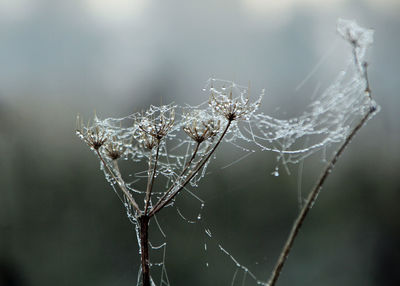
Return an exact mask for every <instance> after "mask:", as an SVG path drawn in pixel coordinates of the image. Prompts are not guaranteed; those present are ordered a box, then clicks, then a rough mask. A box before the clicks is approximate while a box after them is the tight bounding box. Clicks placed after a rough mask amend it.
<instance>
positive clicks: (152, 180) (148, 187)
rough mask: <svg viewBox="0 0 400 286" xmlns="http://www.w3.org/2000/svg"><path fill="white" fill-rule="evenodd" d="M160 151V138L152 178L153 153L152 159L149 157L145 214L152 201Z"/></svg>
mask: <svg viewBox="0 0 400 286" xmlns="http://www.w3.org/2000/svg"><path fill="white" fill-rule="evenodd" d="M150 152H151V151H150ZM159 152H160V140H158V142H157V151H156V158H155V161H154V167H153V171H152V173H151V179H150V172H151V161H152V156H151V155H150V159H149V174H148V176H149V181H148V183H147V189H146V204H145V207H144V214H146V213H147V209H148V208H149V203H150V198H151V191H152V189H153V183H154V177H155V175H156V171H157V163H158V154H159ZM150 154H151V153H150Z"/></svg>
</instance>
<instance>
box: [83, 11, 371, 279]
mask: <svg viewBox="0 0 400 286" xmlns="http://www.w3.org/2000/svg"><path fill="white" fill-rule="evenodd" d="M337 31H338V33H339V35H340V36H341V37H342V38H343V39H345V40H346V41H347V42H348V43H349V44H350V46H351V55H350V56H349V61H348V64H347V66H346V68H345V69H344V70H343V71H341V72H340V73H339V75H338V76H337V77H336V79H335V80H334V81H333V83H332V84H331V85H330V86H329V87H328V88H327V89H326V90H325V91H323V92H322V93H320V94H319V95H318V94H316V96H315V97H316V98H315V100H314V101H313V102H312V103H311V104H309V106H308V107H307V108H306V110H305V111H304V112H303V113H302V114H301V115H300V116H298V117H293V118H289V119H278V118H274V117H272V116H270V115H268V114H264V113H261V112H258V107H259V105H260V102H261V98H262V96H263V94H264V91H262V92H261V95H260V97H259V98H258V99H256V100H255V101H254V102H252V103H250V102H249V93H250V91H249V87H246V86H242V85H238V84H236V83H234V82H232V81H228V80H221V79H216V78H211V79H209V80H208V81H207V84H206V86H205V87H204V89H203V91H204V92H205V93H206V94H207V95H210V94H211V95H212V97H211V99H210V101H209V102H203V103H200V104H199V105H197V106H188V105H185V106H178V105H176V104H169V105H162V106H150V108H149V109H148V110H147V111H144V112H138V113H134V114H131V115H128V116H126V117H121V118H106V119H103V120H100V119H99V118H97V117H95V119H94V122H93V125H92V126H90V124H88V125H87V126H84V127H83V131H82V132H80V133H78V135H79V136H80V137H81V138H82V139H84V138H83V137H84V136H83V135H82V134H85V133H86V134H94V132H97V136H99V131H98V130H101V135H102V136H104V137H105V138H108V142H105V144H106V145H105V146H106V147H107V146H108V147H107V148H108V149H107V148H102V149H99V151H100V152H101V154H102V155H103V156H102V157H103V158H104V161H105V162H100V168H101V170H102V171H103V172H104V174H105V177H106V179H107V181H108V182H109V183H110V184H111V186H112V187H113V189H114V191H115V193H116V194H117V195H118V197H119V199H120V200H121V202H122V203H123V205H124V206H125V208H126V212H127V215H128V218H129V219H130V221H131V222H132V223H133V224H134V225H135V229H136V234H137V241H138V245H139V249H140V239H139V227H138V225H139V223H138V220H137V216H136V213H135V212H136V210H135V209H134V208H133V207H132V205H131V204H130V203H129V200H128V199H127V197H126V196H125V195H124V194H123V193H121V190H119V188H118V187H119V186H120V185H121V184H123V186H125V187H126V189H127V190H129V192H130V193H131V194H132V196H133V197H134V198H135V199H136V201H138V202H139V203H145V202H144V199H145V191H143V190H141V189H142V188H141V186H142V185H143V183H144V182H146V181H147V180H149V178H150V175H151V172H150V171H149V169H148V168H147V162H153V161H154V157H155V151H154V149H151V148H146V146H149V145H151V144H152V141H151V140H152V138H151V137H152V136H150V135H151V134H152V133H151V132H152V129H151V128H152V126H154V124H155V126H156V127H154V128H156V129H157V128H158V129H157V130H162V128H163V127H165V126H167V127H168V132H167V134H166V135H165V136H164V137H163V140H161V141H160V143H159V150H158V151H159V152H158V153H157V156H158V159H157V164H158V165H157V169H156V170H155V173H154V177H155V179H156V180H157V181H158V182H159V183H158V185H157V189H155V191H154V192H153V193H152V195H153V197H152V198H153V199H152V200H151V201H150V209H151V208H152V207H153V206H154V205H153V203H154V202H155V201H156V200H158V199H160V198H161V197H162V196H163V195H164V194H165V190H167V189H171V190H172V192H173V191H174V190H176V189H177V188H179V187H180V186H181V185H182V184H183V182H184V181H185V180H186V179H187V178H188V175H187V174H188V173H187V172H186V171H187V169H188V166H190V164H192V163H193V164H196V163H198V162H200V160H201V158H205V157H206V156H207V155H208V154H209V153H210V152H211V149H212V148H213V146H214V145H215V143H216V140H217V138H218V136H219V134H221V133H222V129H223V126H224V125H225V123H226V122H227V117H226V109H229V108H231V109H232V108H236V109H235V110H237V114H238V115H240V116H238V118H237V120H233V121H232V124H231V126H230V128H229V129H228V130H227V132H226V135H225V137H224V138H223V141H224V142H226V143H229V144H231V145H232V146H234V147H237V148H239V149H240V150H242V151H243V152H244V155H243V156H242V157H239V158H237V159H235V160H234V161H233V162H231V163H229V164H228V165H226V166H225V167H224V168H226V167H230V166H232V165H235V164H237V163H238V162H239V161H241V160H243V159H245V158H246V157H248V156H250V155H251V154H252V153H254V152H256V151H260V150H261V151H271V152H274V153H276V154H277V161H278V163H281V164H283V165H284V166H285V168H287V166H288V164H297V163H301V164H302V162H303V160H304V159H305V158H307V157H308V156H310V155H312V154H314V153H316V152H318V151H321V150H322V151H325V150H326V149H327V148H328V147H329V146H332V145H334V144H337V143H339V142H342V141H343V140H344V139H345V138H346V136H347V135H348V134H349V132H350V131H351V130H352V127H353V125H354V124H355V123H356V122H357V121H358V119H359V118H360V117H361V116H362V115H363V114H365V113H366V111H367V110H368V109H370V108H375V109H376V108H378V106H377V105H376V103H375V102H374V101H373V100H372V99H371V96H370V94H369V92H370V90H369V83H368V77H367V69H366V68H367V65H366V54H367V49H368V47H369V46H370V45H371V44H372V41H373V37H372V36H373V31H371V30H367V29H363V28H361V27H359V26H358V25H357V24H356V23H355V22H353V21H347V20H342V19H340V20H339V21H338V27H337ZM224 112H225V114H224ZM199 120H200V121H201V122H202V123H203V124H202V125H201V124H200V125H199V124H198V121H199ZM196 124H197V125H196ZM167 127H165V128H167ZM182 130H185V132H186V134H185V132H183V131H182ZM187 130H189V131H187ZM199 130H201V131H199ZM210 130H211V131H210ZM198 131H199V132H198ZM202 132H204V133H203V135H204V134H210V137H209V138H207V139H208V140H204V142H202V144H200V145H197V144H196V141H195V140H193V137H195V136H196V134H197V135H199V134H200V135H201V133H202ZM206 132H215V134H214V135H213V134H212V133H206ZM188 135H189V136H188ZM153 137H154V136H153ZM107 144H109V145H107ZM92 149H93V148H92ZM110 149H111V150H112V151H116V152H118V154H119V155H120V160H119V161H123V162H124V161H126V162H129V163H131V165H130V166H133V170H134V171H133V172H132V169H130V170H129V172H130V173H128V175H127V176H125V177H127V178H124V179H123V177H124V175H125V173H124V174H123V173H121V171H120V167H119V165H118V164H117V163H116V161H115V160H113V159H111V158H110V156H109V155H110ZM93 150H94V149H93ZM94 151H95V150H94ZM96 151H97V150H96ZM107 155H108V156H107ZM214 158H215V155H213V156H211V157H210V158H209V159H210V160H208V161H207V162H206V163H205V164H204V165H203V166H202V167H201V169H200V170H199V172H198V173H197V174H196V175H195V176H194V177H193V178H191V179H190V181H189V184H188V185H186V186H185V187H184V188H183V192H184V193H186V194H188V195H189V196H191V197H192V198H193V199H194V200H195V201H196V202H197V203H198V204H199V208H198V209H199V212H198V213H197V215H194V216H193V215H189V216H188V217H195V219H188V218H187V216H186V214H184V213H183V211H182V210H181V209H180V207H179V205H178V204H176V198H173V199H172V200H171V201H170V202H169V203H168V204H167V205H166V206H165V207H174V209H175V210H176V212H177V214H178V215H179V217H180V218H182V219H183V220H184V221H185V222H187V223H189V224H198V223H200V225H201V227H202V228H203V229H204V234H205V235H206V236H207V237H208V238H209V239H213V235H212V232H211V230H210V227H209V226H207V224H206V222H205V221H204V220H203V216H202V212H203V210H204V207H205V200H203V199H201V198H200V197H199V196H198V194H197V192H196V193H195V192H194V191H193V189H195V188H196V187H197V186H198V185H199V181H200V180H201V179H202V178H204V177H205V176H206V175H207V167H208V166H209V163H210V162H211V159H214ZM121 165H122V164H121ZM301 167H302V165H301ZM110 170H111V171H112V174H115V175H111V172H110ZM278 171H279V168H278V166H277V167H276V169H275V170H274V172H273V173H272V174H273V175H274V176H278V175H279V172H278ZM180 195H181V194H179V195H178V197H179V196H180ZM300 196H301V194H300ZM154 222H155V224H156V226H157V228H158V230H159V233H160V234H161V237H163V239H164V242H162V243H159V244H158V245H156V244H154V245H153V244H152V243H151V241H150V247H151V250H152V253H154V252H160V253H161V261H154V262H153V261H152V260H151V259H150V261H151V265H150V266H151V267H152V268H156V267H158V268H159V269H160V271H159V273H160V277H159V280H158V281H159V282H158V281H154V280H152V285H160V286H163V285H165V286H168V285H170V282H169V279H168V275H167V271H166V263H165V261H166V249H167V240H166V237H167V235H166V233H165V232H164V230H163V228H162V226H161V225H160V224H159V222H158V220H157V216H155V217H154ZM150 240H151V239H150ZM215 243H216V245H218V249H219V251H220V252H221V254H223V255H225V256H226V257H227V259H228V260H229V261H231V262H232V263H233V265H234V266H235V271H234V273H233V278H232V282H231V285H247V284H246V281H247V282H248V283H250V282H249V281H252V282H251V283H253V285H254V283H255V284H258V285H267V284H266V283H265V282H263V281H262V280H260V279H258V278H257V277H256V276H255V275H254V274H253V273H252V272H251V270H249V268H247V267H246V266H244V265H242V264H241V263H240V262H239V261H240V259H238V258H235V257H234V256H233V255H232V254H231V253H230V252H229V250H227V249H226V248H225V247H223V246H222V243H220V242H215ZM204 250H205V252H207V243H206V242H205V243H204ZM152 253H151V255H152ZM207 266H208V264H207ZM240 272H242V273H241V274H242V278H241V279H239V276H240V275H239V274H240ZM140 273H141V269H139V274H138V280H137V285H141V280H140V278H141V275H140ZM152 279H155V278H154V277H152ZM239 280H241V281H239Z"/></svg>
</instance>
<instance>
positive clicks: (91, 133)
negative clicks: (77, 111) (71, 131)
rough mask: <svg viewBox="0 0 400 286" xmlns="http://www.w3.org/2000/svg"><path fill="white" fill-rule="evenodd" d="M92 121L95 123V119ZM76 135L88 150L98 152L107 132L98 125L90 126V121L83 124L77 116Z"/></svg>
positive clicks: (105, 139)
mask: <svg viewBox="0 0 400 286" xmlns="http://www.w3.org/2000/svg"><path fill="white" fill-rule="evenodd" d="M94 121H95V122H96V121H97V118H96V117H95V119H94ZM76 134H77V135H78V136H79V138H81V139H82V140H83V141H84V142H85V143H86V144H87V145H88V146H89V147H90V148H93V149H94V150H99V149H100V147H101V146H103V145H104V143H105V142H106V141H107V131H106V130H105V129H104V128H103V127H102V126H100V125H97V124H96V123H95V125H93V126H90V121H88V123H87V125H86V126H85V125H84V124H83V121H82V120H80V118H79V115H78V116H77V129H76Z"/></svg>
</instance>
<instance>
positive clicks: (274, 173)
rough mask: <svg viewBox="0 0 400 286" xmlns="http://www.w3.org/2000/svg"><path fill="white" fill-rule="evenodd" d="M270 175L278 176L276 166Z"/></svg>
mask: <svg viewBox="0 0 400 286" xmlns="http://www.w3.org/2000/svg"><path fill="white" fill-rule="evenodd" d="M271 175H272V176H274V177H278V176H279V170H278V168H276V169H275V171H273V172H272V173H271Z"/></svg>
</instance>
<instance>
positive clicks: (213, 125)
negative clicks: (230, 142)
mask: <svg viewBox="0 0 400 286" xmlns="http://www.w3.org/2000/svg"><path fill="white" fill-rule="evenodd" d="M219 129H220V121H219V120H218V121H215V120H213V119H208V120H206V121H204V120H201V119H200V118H198V117H196V116H194V117H193V120H191V122H190V123H188V124H187V125H186V126H184V127H183V131H185V133H186V134H187V135H188V136H189V137H190V138H192V139H193V140H194V141H196V142H197V143H201V142H203V141H205V140H208V139H210V138H213V137H214V136H215V135H217V134H218V131H219Z"/></svg>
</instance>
